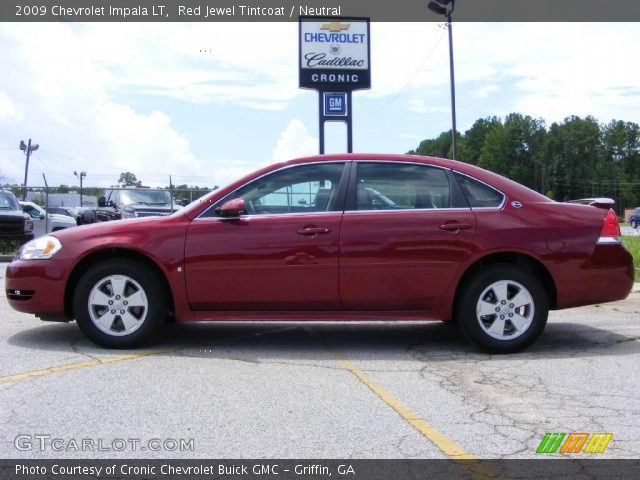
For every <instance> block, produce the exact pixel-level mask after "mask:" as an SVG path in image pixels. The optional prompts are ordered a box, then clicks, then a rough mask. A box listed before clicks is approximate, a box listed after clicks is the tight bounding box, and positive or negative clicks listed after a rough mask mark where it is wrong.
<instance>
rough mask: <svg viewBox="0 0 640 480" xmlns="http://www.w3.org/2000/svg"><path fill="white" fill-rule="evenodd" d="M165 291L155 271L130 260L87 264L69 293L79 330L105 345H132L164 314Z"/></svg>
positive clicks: (154, 329) (146, 335)
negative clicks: (93, 264) (92, 265)
mask: <svg viewBox="0 0 640 480" xmlns="http://www.w3.org/2000/svg"><path fill="white" fill-rule="evenodd" d="M167 307H168V303H167V294H166V293H165V292H164V288H163V285H162V284H161V283H160V282H159V281H158V279H157V276H156V275H155V273H154V272H153V271H152V270H151V269H149V267H147V266H146V265H144V264H142V263H139V262H135V261H130V260H121V259H116V260H107V261H104V262H101V263H99V264H97V265H95V266H94V267H92V268H90V269H89V270H88V271H87V272H86V273H85V274H84V275H83V276H82V278H81V279H80V282H79V283H78V287H77V289H76V291H75V294H74V297H73V312H74V316H75V318H76V321H77V322H78V326H79V327H80V329H81V330H82V332H83V333H84V334H85V335H86V336H87V337H89V339H90V340H92V341H93V342H94V343H97V344H98V345H100V346H103V347H107V348H132V347H135V346H137V345H139V344H140V343H142V342H145V341H147V340H149V339H150V338H152V337H153V335H154V334H155V333H157V331H158V330H159V329H160V327H161V326H162V324H163V323H164V320H165V319H166V315H167Z"/></svg>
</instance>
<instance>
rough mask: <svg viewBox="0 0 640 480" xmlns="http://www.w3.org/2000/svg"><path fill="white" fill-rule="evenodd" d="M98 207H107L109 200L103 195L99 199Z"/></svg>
mask: <svg viewBox="0 0 640 480" xmlns="http://www.w3.org/2000/svg"><path fill="white" fill-rule="evenodd" d="M98 206H99V207H106V206H107V200H106V199H105V198H104V196H103V195H100V196H99V197H98Z"/></svg>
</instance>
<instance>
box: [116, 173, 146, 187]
mask: <svg viewBox="0 0 640 480" xmlns="http://www.w3.org/2000/svg"><path fill="white" fill-rule="evenodd" d="M118 183H121V184H122V185H124V186H126V187H129V186H136V187H139V186H140V185H142V181H141V180H138V179H137V177H136V176H135V174H133V173H131V172H122V173H121V174H120V178H119V179H118Z"/></svg>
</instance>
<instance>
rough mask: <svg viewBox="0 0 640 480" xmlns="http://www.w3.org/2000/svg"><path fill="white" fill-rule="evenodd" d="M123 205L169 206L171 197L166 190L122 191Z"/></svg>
mask: <svg viewBox="0 0 640 480" xmlns="http://www.w3.org/2000/svg"><path fill="white" fill-rule="evenodd" d="M122 203H123V204H124V205H133V204H134V203H136V204H139V205H169V204H170V203H171V196H170V195H169V192H168V191H167V190H123V191H122Z"/></svg>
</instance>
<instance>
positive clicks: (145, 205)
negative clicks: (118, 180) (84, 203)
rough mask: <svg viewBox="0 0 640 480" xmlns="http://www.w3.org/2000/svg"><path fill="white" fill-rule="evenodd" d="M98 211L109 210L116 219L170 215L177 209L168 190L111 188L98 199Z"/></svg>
mask: <svg viewBox="0 0 640 480" xmlns="http://www.w3.org/2000/svg"><path fill="white" fill-rule="evenodd" d="M98 206H99V207H100V209H99V210H102V211H104V210H107V211H108V210H109V209H110V210H111V211H112V212H114V213H115V214H117V215H118V218H136V217H152V216H161V217H163V216H166V215H171V214H172V213H173V212H175V211H176V210H177V209H178V206H177V205H175V204H174V202H173V200H172V198H171V193H170V192H169V190H159V189H151V188H148V187H112V188H108V189H107V190H105V192H104V195H103V196H101V197H98Z"/></svg>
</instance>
